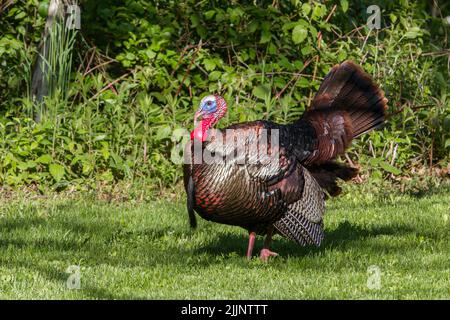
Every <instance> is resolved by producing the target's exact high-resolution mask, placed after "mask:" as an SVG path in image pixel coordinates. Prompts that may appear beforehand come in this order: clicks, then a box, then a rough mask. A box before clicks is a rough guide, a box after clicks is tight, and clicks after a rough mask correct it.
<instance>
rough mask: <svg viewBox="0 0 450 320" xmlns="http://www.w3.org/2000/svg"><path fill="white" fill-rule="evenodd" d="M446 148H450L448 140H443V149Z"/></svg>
mask: <svg viewBox="0 0 450 320" xmlns="http://www.w3.org/2000/svg"><path fill="white" fill-rule="evenodd" d="M448 147H450V138H448V139H447V140H445V147H444V148H448Z"/></svg>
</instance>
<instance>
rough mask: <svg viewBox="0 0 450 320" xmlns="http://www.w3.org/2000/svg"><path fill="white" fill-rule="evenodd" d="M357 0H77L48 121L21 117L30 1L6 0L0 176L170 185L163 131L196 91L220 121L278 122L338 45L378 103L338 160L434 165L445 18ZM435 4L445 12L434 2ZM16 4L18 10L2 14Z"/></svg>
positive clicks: (375, 171)
mask: <svg viewBox="0 0 450 320" xmlns="http://www.w3.org/2000/svg"><path fill="white" fill-rule="evenodd" d="M370 4H372V3H369V2H368V1H361V2H355V3H352V6H349V5H348V2H347V1H344V0H341V1H326V2H324V3H317V2H312V1H310V2H305V1H304V2H300V1H296V0H292V1H256V2H253V1H242V2H236V1H233V2H231V3H230V2H229V1H203V2H198V1H193V0H183V1H143V0H140V1H118V0H105V1H91V0H86V1H82V2H81V7H82V32H81V34H79V35H78V36H77V44H76V52H75V57H76V59H75V60H76V61H75V63H74V68H73V72H72V78H71V83H70V86H69V88H68V91H67V101H68V103H67V105H64V106H63V108H58V107H57V106H58V105H59V104H60V103H61V99H58V97H56V98H55V97H53V98H49V99H47V100H46V104H47V106H48V107H50V108H52V107H55V108H57V110H59V111H58V114H57V118H56V122H55V118H52V119H50V117H47V118H45V117H44V119H42V121H41V122H40V123H35V122H34V121H33V120H31V119H29V117H30V114H29V112H28V113H27V112H26V111H27V110H29V109H30V108H34V106H33V103H32V102H30V99H29V97H28V96H26V94H24V93H25V92H27V89H26V86H27V83H28V82H27V81H29V76H30V72H29V70H30V69H31V66H32V63H31V61H33V60H34V58H35V57H36V51H37V50H36V47H37V43H38V40H39V37H38V34H39V32H40V31H42V25H43V20H42V18H39V17H38V15H37V5H38V3H37V1H19V2H18V3H17V4H15V5H12V6H10V7H9V8H7V11H6V13H3V15H5V14H6V17H7V18H6V20H3V18H2V20H1V21H0V26H1V27H2V29H1V30H6V31H2V37H1V40H0V53H2V54H1V58H0V76H1V77H2V78H7V79H11V80H8V81H7V83H5V82H3V83H2V84H0V106H1V111H0V113H1V119H0V154H2V156H1V159H0V183H2V184H6V185H10V186H21V185H30V184H36V185H39V186H52V185H55V186H56V187H58V188H64V187H66V186H69V185H71V186H83V185H92V187H94V188H95V187H96V185H97V184H96V183H98V182H102V183H105V184H114V183H117V182H119V181H130V182H136V181H141V180H145V181H148V182H149V183H150V184H151V185H153V186H155V188H158V189H159V188H162V187H166V186H172V185H175V184H176V183H178V182H179V181H180V178H181V170H180V167H179V166H178V165H175V164H173V163H172V162H171V161H170V154H171V148H172V147H173V141H172V140H171V135H172V131H173V130H174V129H177V128H189V129H191V128H192V117H193V113H194V110H195V108H196V107H197V105H198V103H199V101H200V99H201V98H202V97H203V96H204V95H206V94H209V93H215V92H218V93H220V94H222V95H223V96H224V97H225V99H226V100H227V102H228V104H229V112H228V115H227V116H226V118H225V119H224V120H223V121H221V123H220V126H225V125H227V124H230V123H233V122H237V121H249V120H256V119H261V118H263V119H271V120H274V121H278V122H281V123H286V122H290V121H293V120H294V119H296V118H298V117H299V116H300V115H301V113H302V112H303V111H304V110H305V108H306V107H307V106H308V105H309V103H310V101H311V99H312V97H313V95H314V93H315V92H316V90H317V88H318V86H319V85H320V82H321V80H322V78H323V77H324V76H325V74H326V73H327V72H328V71H329V69H330V67H331V66H332V65H334V64H336V63H339V62H341V61H342V60H345V59H353V60H355V61H356V62H358V63H361V64H362V66H363V67H364V69H365V70H366V71H367V72H368V73H370V74H371V75H372V76H373V77H374V78H375V79H376V81H377V82H378V83H380V84H381V86H382V88H383V90H385V92H386V95H387V97H388V99H389V101H390V102H389V107H390V108H389V113H390V114H391V115H392V117H390V118H389V120H388V122H387V124H386V126H385V127H384V129H382V130H380V131H376V132H373V133H371V134H369V135H366V136H364V137H362V138H361V139H358V141H356V142H355V143H354V144H353V147H352V148H351V149H350V150H349V152H348V159H350V160H346V159H343V160H346V161H353V162H358V163H361V165H362V168H363V175H367V176H368V175H371V177H372V179H373V180H374V181H379V180H381V179H394V180H396V179H398V177H402V176H406V177H408V176H413V175H415V174H416V173H417V172H418V171H417V170H419V168H423V167H429V166H430V165H432V166H435V167H437V168H443V167H446V166H447V163H448V161H449V153H450V134H449V132H450V98H449V97H448V92H449V90H448V89H449V87H448V86H449V83H448V72H449V68H448V40H449V38H448V34H449V31H450V30H449V27H448V25H445V24H444V23H443V21H442V19H440V18H434V17H432V16H431V15H430V13H429V12H430V9H429V8H428V7H427V2H426V1H419V2H407V1H400V2H395V3H394V2H391V1H378V2H377V4H378V5H379V6H380V7H381V9H382V29H381V30H369V29H368V28H367V27H366V26H364V25H365V22H366V19H367V14H366V13H365V9H366V7H367V6H368V5H370ZM441 10H442V14H443V15H445V13H446V12H447V14H449V13H448V11H449V7H448V6H447V7H445V6H444V5H442V6H441ZM20 12H25V13H26V14H27V16H26V18H25V17H22V18H20V17H19V18H20V19H16V17H17V15H20ZM18 28H19V29H20V30H25V32H18V31H17V30H18ZM319 33H320V34H321V37H320V39H321V40H320V41H319V40H318V39H319ZM200 43H201V46H200V45H199V44H200ZM446 50H447V51H446ZM75 67H76V68H75ZM426 172H428V173H429V172H430V170H427V171H426ZM441 172H443V171H441Z"/></svg>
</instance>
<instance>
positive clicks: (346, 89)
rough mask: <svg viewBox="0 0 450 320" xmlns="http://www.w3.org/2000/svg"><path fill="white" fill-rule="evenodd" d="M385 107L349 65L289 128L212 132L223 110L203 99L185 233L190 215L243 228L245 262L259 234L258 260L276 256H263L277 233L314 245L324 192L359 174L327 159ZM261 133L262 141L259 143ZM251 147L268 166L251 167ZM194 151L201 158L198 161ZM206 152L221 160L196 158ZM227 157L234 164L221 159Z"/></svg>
mask: <svg viewBox="0 0 450 320" xmlns="http://www.w3.org/2000/svg"><path fill="white" fill-rule="evenodd" d="M386 104H387V99H386V98H385V97H384V92H383V91H381V90H380V89H379V88H378V86H377V85H376V84H375V83H374V82H373V81H372V79H371V77H370V76H369V75H368V74H366V73H365V72H364V71H363V70H362V68H361V67H359V66H358V65H356V64H355V63H353V62H352V61H345V62H343V63H342V64H340V65H336V66H334V67H333V68H332V69H331V71H330V72H329V73H328V75H327V76H326V77H325V79H324V80H323V83H322V84H321V86H320V88H319V91H318V92H317V94H316V96H315V97H314V100H313V101H312V103H311V106H310V107H309V109H308V110H307V111H306V112H305V113H304V114H303V115H302V117H301V118H300V119H298V120H297V121H295V122H294V123H292V124H288V125H280V124H276V123H274V122H270V121H263V120H261V121H253V122H247V123H240V124H234V125H231V126H229V127H228V128H226V129H232V130H226V129H222V130H214V131H213V132H211V130H208V129H210V128H212V127H213V126H214V125H215V124H216V123H217V122H218V121H219V119H220V118H221V117H223V116H224V115H225V113H226V111H227V104H226V102H225V100H224V99H223V98H222V97H220V96H218V95H214V96H207V97H205V98H203V99H202V101H201V103H200V107H199V109H198V110H197V112H196V113H195V121H194V122H195V129H194V130H193V131H192V132H191V143H189V144H188V146H187V148H186V151H187V152H186V153H185V157H186V158H185V165H184V168H183V169H184V170H183V171H184V185H185V189H186V193H187V207H188V213H189V219H190V224H191V227H193V228H195V227H196V218H195V213H194V211H196V212H197V213H198V214H199V215H200V216H201V217H202V218H204V219H206V220H209V221H214V222H218V223H223V224H228V225H235V226H240V227H243V228H245V229H247V230H248V231H249V243H248V249H247V257H248V258H251V256H252V250H253V246H254V242H255V237H256V235H257V234H260V235H266V239H265V241H264V247H263V249H262V250H261V255H260V257H261V259H263V260H267V259H268V257H270V256H275V255H277V254H276V253H274V252H272V251H270V249H269V245H270V242H271V239H272V235H273V234H274V233H276V232H277V233H280V234H281V235H283V236H285V237H287V238H289V239H291V240H293V241H295V242H297V243H298V244H300V245H310V244H313V245H317V246H319V245H320V243H321V241H322V239H323V236H324V232H323V215H324V211H325V193H324V192H323V190H326V191H327V192H328V194H330V195H332V196H335V195H337V194H339V193H340V191H341V190H340V188H339V187H338V185H337V179H342V180H344V181H347V180H350V179H351V178H353V177H354V176H355V175H356V174H357V169H355V168H352V167H349V166H346V165H345V164H340V163H337V162H335V161H333V159H334V158H335V157H336V156H337V155H340V154H343V153H344V151H345V149H346V148H347V147H348V146H349V145H350V143H351V141H352V139H354V138H356V137H358V136H360V135H361V134H363V133H366V132H368V131H370V130H372V129H374V128H376V127H378V126H380V125H381V124H382V123H383V122H384V118H385V110H386V108H387V105H386ZM199 117H201V118H202V120H201V121H200V122H198V123H197V119H198V118H199ZM274 129H277V130H278V131H275V130H274ZM263 133H264V134H267V139H265V140H264V139H260V140H258V139H259V138H260V136H262V134H263ZM275 135H277V138H278V143H279V147H278V148H276V146H275V144H273V142H272V141H276V139H274V140H271V139H272V138H273V137H275ZM257 140H258V141H262V144H259V145H258V146H257V148H259V149H264V148H267V150H268V154H270V155H272V156H273V157H272V158H271V159H272V160H271V161H265V162H262V161H259V160H256V161H251V160H252V159H253V158H254V154H255V150H256V149H254V148H253V149H252V148H251V145H255V141H257ZM236 141H238V142H237V143H236ZM264 141H266V142H264ZM196 146H197V147H198V148H197V149H195V148H196ZM259 149H258V150H259ZM195 150H200V151H201V152H203V153H200V161H198V159H196V157H197V158H198V153H197V155H196V154H195ZM205 152H208V154H209V157H210V158H211V157H215V159H216V160H217V159H221V160H223V161H217V162H212V163H211V161H209V163H206V161H203V160H204V159H202V158H201V157H202V156H205V155H206V153H205ZM230 154H231V155H234V157H227V156H229V155H230ZM274 159H275V160H277V161H273V160H274ZM253 160H254V159H253Z"/></svg>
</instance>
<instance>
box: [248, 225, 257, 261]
mask: <svg viewBox="0 0 450 320" xmlns="http://www.w3.org/2000/svg"><path fill="white" fill-rule="evenodd" d="M255 238H256V233H255V232H253V231H250V233H249V235H248V248H247V259H248V260H250V259H251V258H252V252H253V246H254V245H255Z"/></svg>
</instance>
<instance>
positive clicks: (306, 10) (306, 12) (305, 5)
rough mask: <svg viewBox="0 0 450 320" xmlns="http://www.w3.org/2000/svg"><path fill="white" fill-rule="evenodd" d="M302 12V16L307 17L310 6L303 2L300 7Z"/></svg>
mask: <svg viewBox="0 0 450 320" xmlns="http://www.w3.org/2000/svg"><path fill="white" fill-rule="evenodd" d="M302 11H303V14H304V15H305V16H307V15H308V14H309V13H310V12H311V5H310V4H309V3H307V2H305V3H304V4H303V5H302Z"/></svg>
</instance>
